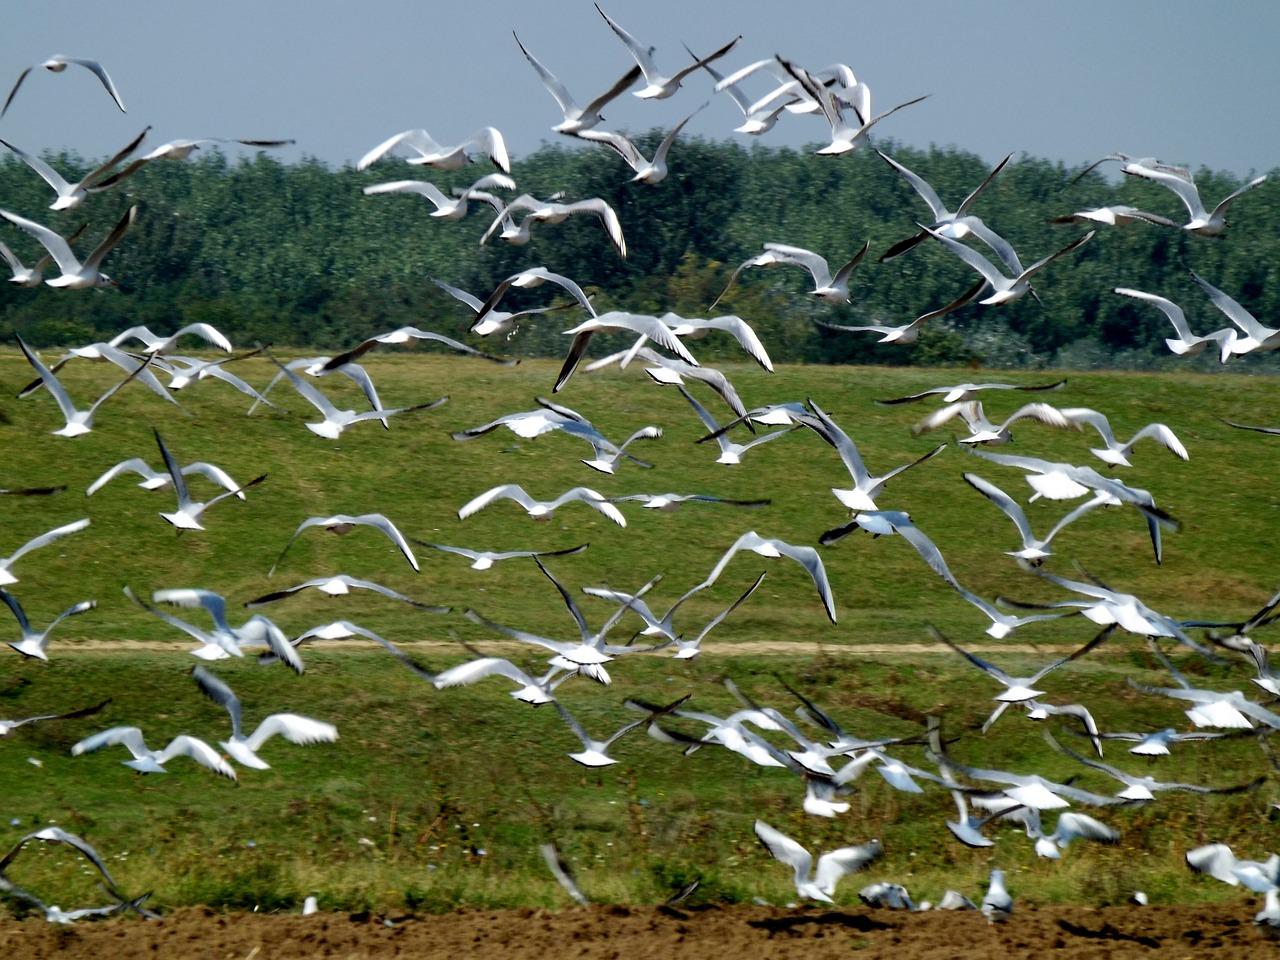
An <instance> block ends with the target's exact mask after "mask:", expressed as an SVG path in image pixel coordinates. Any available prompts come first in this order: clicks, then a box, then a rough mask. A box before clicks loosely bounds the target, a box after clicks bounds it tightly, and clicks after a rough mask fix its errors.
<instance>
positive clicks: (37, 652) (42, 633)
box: [0, 590, 98, 732]
mask: <svg viewBox="0 0 1280 960" xmlns="http://www.w3.org/2000/svg"><path fill="white" fill-rule="evenodd" d="M0 600H3V601H4V602H5V605H6V606H7V607H8V608H9V611H10V612H11V613H12V614H13V617H14V619H15V620H17V621H18V629H19V630H21V631H22V639H21V640H19V641H17V642H16V643H15V642H13V641H9V646H11V647H13V649H15V650H17V651H18V652H19V653H20V654H22V655H23V656H24V657H34V658H35V659H37V660H48V659H49V657H48V654H47V653H46V652H45V651H46V650H47V649H48V647H49V634H50V633H51V632H52V631H53V628H54V627H56V626H57V625H58V624H59V623H61V622H62V621H63V620H64V619H66V618H67V617H74V616H75V615H76V614H78V613H86V612H88V611H89V610H92V609H93V608H94V607H96V606H97V605H98V603H97V601H96V600H82V601H81V602H80V603H76V604H72V605H71V606H69V607H67V609H65V610H63V611H62V612H61V613H60V614H58V615H57V616H56V617H54V618H53V620H52V621H50V623H49V625H48V626H47V627H45V628H44V629H43V630H36V629H34V628H33V627H32V626H31V622H30V621H29V620H28V619H27V615H26V614H25V613H24V612H23V610H22V605H21V604H19V603H18V601H17V600H16V599H15V598H14V597H13V595H12V594H10V593H9V592H8V591H7V590H0ZM38 719H49V718H47V717H41V718H38ZM23 722H30V721H23ZM5 732H7V731H5Z"/></svg>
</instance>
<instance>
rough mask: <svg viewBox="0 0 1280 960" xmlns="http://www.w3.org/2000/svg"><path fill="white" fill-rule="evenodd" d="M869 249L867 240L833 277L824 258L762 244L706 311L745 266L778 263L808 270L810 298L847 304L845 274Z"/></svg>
mask: <svg viewBox="0 0 1280 960" xmlns="http://www.w3.org/2000/svg"><path fill="white" fill-rule="evenodd" d="M870 246H871V241H870V240H868V241H867V242H866V243H864V244H863V245H862V249H860V250H859V251H858V252H857V253H855V254H854V255H853V257H852V259H850V260H849V262H848V263H846V264H845V265H844V266H843V267H841V268H840V269H839V270H837V271H836V275H835V276H834V277H833V276H832V275H831V267H830V266H829V265H828V264H827V261H826V258H824V257H822V256H820V255H819V254H816V253H814V252H813V251H812V250H806V249H804V248H803V247H792V246H788V245H787V244H784V243H766V244H765V245H764V253H758V254H756V255H755V256H754V257H749V258H747V259H746V260H744V261H742V263H740V264H739V265H738V269H736V270H734V271H733V274H732V276H730V277H729V282H728V283H726V284H725V286H724V289H723V290H721V291H720V295H719V296H718V297H716V298H715V299H714V300H712V301H711V306H710V307H708V308H707V309H708V310H713V309H715V305H716V304H717V303H719V302H720V301H721V300H722V299H723V298H724V295H725V294H726V293H728V292H729V288H730V287H731V286H733V281H734V280H736V279H738V274H740V273H741V272H742V271H743V270H745V269H747V267H771V266H778V265H780V264H794V265H796V266H800V267H804V268H805V269H806V270H808V271H809V275H810V276H811V277H813V289H812V290H810V291H809V293H810V294H811V295H812V296H815V297H817V298H818V299H819V300H822V301H824V302H825V303H830V304H832V305H833V306H840V305H841V304H845V303H848V302H849V275H850V274H851V273H853V269H854V267H856V266H857V265H858V264H860V263H861V262H862V258H863V257H865V256H866V255H867V250H868V249H869V248H870Z"/></svg>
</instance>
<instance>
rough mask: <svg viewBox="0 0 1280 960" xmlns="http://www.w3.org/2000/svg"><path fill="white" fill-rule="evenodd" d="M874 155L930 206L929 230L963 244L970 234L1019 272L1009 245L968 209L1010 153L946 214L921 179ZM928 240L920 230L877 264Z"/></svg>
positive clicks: (892, 162) (934, 195)
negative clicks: (930, 220)
mask: <svg viewBox="0 0 1280 960" xmlns="http://www.w3.org/2000/svg"><path fill="white" fill-rule="evenodd" d="M876 153H877V154H879V155H880V159H881V160H883V161H884V162H885V163H887V164H889V166H891V167H893V169H894V170H896V171H898V173H899V174H901V176H902V179H904V180H906V181H907V183H909V184H911V187H912V189H914V190H915V192H916V193H918V194H920V198H921V199H922V200H924V202H925V203H927V204H928V205H929V211H930V212H931V213H932V214H933V223H931V224H930V226H931V227H933V228H934V229H935V230H937V231H938V232H939V233H942V234H944V235H945V236H948V237H951V238H952V239H953V240H963V239H964V238H965V237H967V236H969V235H970V234H973V235H974V236H976V237H977V238H978V239H980V240H982V241H983V242H984V243H986V244H987V245H988V246H990V247H991V248H992V249H993V250H995V252H996V255H997V256H998V257H999V258H1000V259H1001V260H1002V261H1004V264H1005V266H1007V267H1008V268H1009V269H1010V270H1017V269H1019V268H1018V267H1017V265H1016V264H1017V259H1018V258H1017V256H1016V255H1014V253H1013V248H1012V247H1011V246H1009V243H1008V241H1006V240H1005V239H1004V238H1003V237H1001V236H1000V235H999V234H996V233H994V232H993V231H991V230H989V229H988V228H987V227H986V225H985V224H984V223H983V222H982V221H981V220H979V219H978V218H977V217H972V216H969V212H968V211H969V205H970V204H972V203H973V202H974V201H975V200H977V199H978V197H980V196H981V195H982V191H984V190H986V189H987V186H988V185H989V184H990V183H991V181H992V180H994V179H995V178H996V176H997V175H998V174H999V173H1000V171H1001V170H1003V169H1004V168H1005V166H1006V165H1007V164H1008V163H1009V161H1010V160H1011V159H1013V154H1012V153H1011V154H1009V155H1008V156H1007V157H1005V158H1004V159H1003V160H1001V161H1000V162H999V163H998V164H996V165H995V167H994V168H992V170H991V172H990V173H988V174H987V176H986V179H985V180H983V181H982V183H980V184H978V186H977V187H975V188H974V190H973V191H972V192H971V193H970V194H969V195H968V196H967V197H965V198H964V199H963V200H962V201H960V205H959V206H958V207H956V208H955V210H948V209H947V208H946V206H944V205H943V203H942V201H941V200H940V199H938V194H937V193H936V192H935V191H934V189H933V187H931V186H929V184H928V183H926V182H925V181H924V180H923V179H922V178H921V177H919V176H917V175H916V174H914V173H912V172H911V171H910V170H908V169H907V168H906V167H904V166H903V165H902V164H900V163H899V162H898V161H897V160H894V159H893V157H890V156H889V155H888V154H885V153H882V152H881V151H879V150H877V151H876ZM928 236H929V234H928V233H926V232H925V231H923V230H922V231H920V232H919V233H917V234H915V235H914V236H911V237H908V238H907V239H906V240H902V241H900V242H898V243H895V244H894V245H893V246H892V247H890V248H889V249H888V250H886V251H885V252H884V253H883V254H881V256H880V262H881V263H885V262H886V261H888V260H892V259H894V258H895V257H900V256H902V255H903V254H904V253H906V252H907V251H908V250H910V249H911V248H912V247H915V246H916V245H918V244H919V243H921V242H922V241H924V240H926V239H927V238H928Z"/></svg>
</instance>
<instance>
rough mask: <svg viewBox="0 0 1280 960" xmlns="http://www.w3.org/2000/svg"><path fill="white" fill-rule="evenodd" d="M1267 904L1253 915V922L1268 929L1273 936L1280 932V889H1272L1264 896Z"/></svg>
mask: <svg viewBox="0 0 1280 960" xmlns="http://www.w3.org/2000/svg"><path fill="white" fill-rule="evenodd" d="M1263 896H1264V898H1265V904H1264V906H1263V908H1262V909H1261V910H1259V911H1258V912H1257V913H1255V914H1254V915H1253V922H1254V924H1255V925H1256V926H1259V927H1268V928H1269V932H1270V933H1271V934H1273V935H1274V934H1275V933H1277V932H1280V887H1271V888H1270V889H1269V890H1267V891H1266V893H1264V894H1263Z"/></svg>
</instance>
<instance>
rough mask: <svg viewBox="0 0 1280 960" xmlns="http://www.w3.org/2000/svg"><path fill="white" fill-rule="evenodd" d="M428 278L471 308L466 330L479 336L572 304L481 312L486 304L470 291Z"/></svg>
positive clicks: (505, 329) (498, 331) (508, 327)
mask: <svg viewBox="0 0 1280 960" xmlns="http://www.w3.org/2000/svg"><path fill="white" fill-rule="evenodd" d="M557 276H558V275H557ZM429 279H430V280H431V282H432V283H434V284H435V285H436V286H437V287H439V288H440V289H441V290H443V291H444V292H445V293H447V294H449V296H451V297H453V298H454V299H455V300H458V301H460V302H462V303H465V304H466V305H467V306H468V307H470V308H471V310H472V312H473V313H475V314H476V318H475V320H474V321H473V322H472V324H471V327H470V329H469V330H468V332H469V333H474V334H476V335H477V336H481V337H487V336H489V335H490V334H493V333H509V332H510V331H512V330H514V329H516V327H517V326H518V325H519V322H520V320H521V319H523V318H524V317H532V316H537V315H538V314H540V313H549V312H551V311H553V310H564V309H566V308H567V307H571V306H573V304H571V303H565V304H561V305H559V306H551V307H532V308H530V309H528V310H517V311H515V312H514V313H508V312H506V311H505V310H495V309H492V308H489V309H488V310H486V312H485V313H484V314H481V311H482V310H485V309H486V305H485V303H484V302H483V301H482V300H480V298H479V297H475V296H472V295H471V294H470V293H467V291H465V290H460V289H459V288H457V287H451V286H450V285H449V284H447V283H444V282H443V281H440V280H437V279H435V278H434V277H431V278H429ZM566 279H567V278H566ZM574 286H577V284H574ZM579 289H580V288H579ZM584 296H585V295H584Z"/></svg>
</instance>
